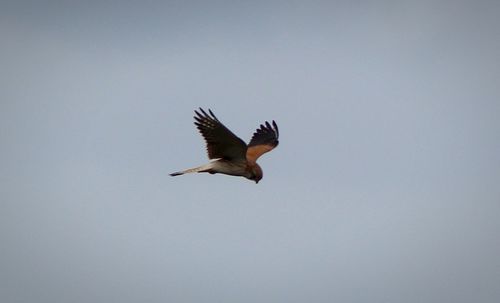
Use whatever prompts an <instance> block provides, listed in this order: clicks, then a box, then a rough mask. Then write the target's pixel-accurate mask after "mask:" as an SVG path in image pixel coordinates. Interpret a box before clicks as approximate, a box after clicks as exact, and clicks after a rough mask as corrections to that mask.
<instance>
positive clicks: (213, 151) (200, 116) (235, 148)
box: [194, 108, 247, 160]
mask: <svg viewBox="0 0 500 303" xmlns="http://www.w3.org/2000/svg"><path fill="white" fill-rule="evenodd" d="M194 112H195V113H196V116H194V119H195V120H196V121H195V122H194V124H195V125H196V127H197V128H198V130H199V131H200V133H201V135H202V136H203V138H204V139H205V141H206V143H207V153H208V158H209V159H218V158H223V159H226V160H244V159H245V155H246V151H247V145H246V144H245V142H244V141H243V140H241V139H240V138H238V137H237V136H236V135H235V134H233V133H232V132H231V131H230V130H229V129H228V128H227V127H225V126H224V125H223V124H222V123H221V122H220V121H219V120H218V119H217V117H215V115H214V113H212V111H211V110H210V109H209V110H208V112H209V113H210V115H209V114H207V113H206V112H205V111H204V110H203V109H202V108H200V111H199V112H198V111H196V110H195V111H194Z"/></svg>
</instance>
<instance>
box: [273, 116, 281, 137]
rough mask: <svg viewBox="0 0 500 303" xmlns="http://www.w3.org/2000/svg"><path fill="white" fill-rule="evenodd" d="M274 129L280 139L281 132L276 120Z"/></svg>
mask: <svg viewBox="0 0 500 303" xmlns="http://www.w3.org/2000/svg"><path fill="white" fill-rule="evenodd" d="M273 127H274V130H275V131H276V137H279V136H280V131H279V129H278V124H276V121H274V120H273Z"/></svg>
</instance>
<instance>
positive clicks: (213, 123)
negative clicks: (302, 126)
mask: <svg viewBox="0 0 500 303" xmlns="http://www.w3.org/2000/svg"><path fill="white" fill-rule="evenodd" d="M195 113H196V116H194V119H195V122H194V124H195V125H196V127H197V128H198V130H199V131H200V133H201V135H202V136H203V138H204V139H205V142H206V144H207V153H208V158H209V159H210V160H212V161H211V162H209V163H208V164H205V165H202V166H198V167H195V168H191V169H187V170H184V171H179V172H175V173H172V174H170V175H171V176H179V175H183V174H186V173H194V172H198V173H201V172H207V173H210V174H216V173H220V174H226V175H232V176H242V177H245V178H247V179H250V180H254V181H255V183H258V182H259V181H260V179H262V169H261V168H260V166H259V165H258V164H257V159H258V158H259V157H260V156H262V155H263V154H264V153H267V152H268V151H271V150H272V149H274V148H275V147H276V146H278V143H279V142H278V137H279V131H278V125H277V124H276V122H274V120H273V121H272V124H271V123H269V122H267V121H266V122H265V123H264V124H261V125H260V128H258V129H257V130H256V131H255V133H254V134H253V136H252V139H251V140H250V143H248V145H247V144H246V143H245V142H244V141H243V140H241V139H240V138H238V136H236V135H235V134H233V132H231V131H230V130H229V129H228V128H227V127H225V126H224V124H222V123H221V122H220V121H219V119H217V117H216V116H215V115H214V113H213V112H212V111H211V110H210V109H209V110H208V113H207V112H205V111H204V110H203V109H202V108H200V109H199V111H195Z"/></svg>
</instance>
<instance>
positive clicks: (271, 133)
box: [246, 120, 279, 163]
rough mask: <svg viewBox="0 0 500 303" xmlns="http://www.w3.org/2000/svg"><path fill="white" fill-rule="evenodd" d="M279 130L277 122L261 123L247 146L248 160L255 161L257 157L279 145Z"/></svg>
mask: <svg viewBox="0 0 500 303" xmlns="http://www.w3.org/2000/svg"><path fill="white" fill-rule="evenodd" d="M278 137H279V130H278V125H276V122H274V120H273V123H272V126H271V124H270V123H269V122H267V121H266V123H265V125H263V124H261V125H260V128H258V129H257V130H256V131H255V133H254V134H253V136H252V140H250V143H248V147H247V154H246V157H247V161H248V162H252V163H255V161H257V159H258V158H259V157H260V156H262V155H263V154H264V153H267V152H268V151H271V150H272V149H273V148H275V147H276V146H278V143H279V141H278Z"/></svg>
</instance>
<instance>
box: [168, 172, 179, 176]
mask: <svg viewBox="0 0 500 303" xmlns="http://www.w3.org/2000/svg"><path fill="white" fill-rule="evenodd" d="M180 175H182V173H181V172H175V173H171V174H170V176H172V177H175V176H180Z"/></svg>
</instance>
